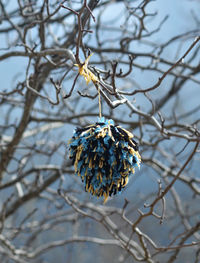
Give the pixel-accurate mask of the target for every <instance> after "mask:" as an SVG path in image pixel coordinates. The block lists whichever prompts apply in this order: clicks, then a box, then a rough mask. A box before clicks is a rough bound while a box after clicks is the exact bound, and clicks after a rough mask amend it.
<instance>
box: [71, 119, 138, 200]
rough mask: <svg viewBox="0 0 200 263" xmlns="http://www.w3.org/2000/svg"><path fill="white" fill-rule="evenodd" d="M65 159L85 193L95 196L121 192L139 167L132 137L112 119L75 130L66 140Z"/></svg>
mask: <svg viewBox="0 0 200 263" xmlns="http://www.w3.org/2000/svg"><path fill="white" fill-rule="evenodd" d="M69 150H70V152H69V157H70V158H71V159H72V163H73V164H74V167H75V173H76V174H77V175H78V176H80V177H81V179H82V182H83V183H84V185H85V190H86V191H87V192H90V193H91V194H92V195H95V196H97V197H101V196H103V197H104V202H106V200H107V198H108V196H112V195H115V194H117V193H118V192H121V190H122V189H123V188H124V187H125V186H126V185H127V183H128V180H129V177H130V176H131V175H133V174H134V173H135V168H137V167H138V168H139V167H140V162H141V157H140V154H139V152H138V146H137V143H136V142H135V141H134V140H133V135H132V134H131V133H130V132H129V131H127V130H125V129H124V128H122V127H120V126H118V125H114V122H113V120H105V119H104V118H99V120H98V122H97V123H96V124H93V125H90V126H87V127H84V128H76V130H75V132H74V135H73V137H72V139H71V140H70V141H69Z"/></svg>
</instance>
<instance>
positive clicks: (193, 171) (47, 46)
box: [0, 0, 200, 263]
mask: <svg viewBox="0 0 200 263" xmlns="http://www.w3.org/2000/svg"><path fill="white" fill-rule="evenodd" d="M11 2H12V1H0V10H1V13H0V21H1V24H0V34H1V38H2V41H1V47H0V63H1V64H2V68H3V70H2V69H1V72H3V71H4V67H5V69H6V66H7V65H8V66H7V67H10V72H6V71H5V79H6V80H5V83H6V84H4V85H5V87H3V86H2V87H1V88H0V112H1V122H0V130H1V133H0V180H1V184H0V194H1V211H0V230H1V233H0V244H1V245H0V261H1V262H11V261H12V262H20V263H21V262H54V261H55V260H58V256H59V262H66V260H67V262H75V261H76V262H78V260H79V261H81V262H85V261H84V260H85V259H84V258H86V255H87V254H90V255H91V256H93V255H95V254H97V253H99V254H98V255H100V258H101V261H99V262H103V261H108V260H110V257H111V258H112V260H113V258H114V260H115V262H133V260H134V262H151V263H153V262H169V263H172V262H184V259H185V258H186V257H187V255H188V250H187V249H188V248H189V249H190V251H191V253H189V257H190V262H194V263H197V262H199V260H200V249H199V244H200V235H199V229H200V221H199V214H200V210H199V206H198V203H199V197H200V178H199V175H198V171H199V142H200V126H199V123H200V118H199V116H200V114H199V112H200V106H199V102H197V101H196V100H195V99H196V98H198V96H199V85H200V80H199V74H200V66H199V60H198V57H199V53H200V51H199V47H200V45H199V43H200V32H199V21H198V18H197V17H196V15H195V12H193V13H191V14H190V15H191V16H192V18H193V20H194V26H193V28H192V29H191V30H190V31H185V32H183V33H181V34H178V33H177V35H176V36H172V37H171V36H169V38H168V40H167V41H164V42H161V43H158V42H155V41H154V40H153V37H154V36H156V34H160V36H162V34H163V33H162V28H163V26H165V24H166V23H168V22H169V20H170V16H168V15H170V14H166V16H165V17H163V19H161V21H160V23H159V24H156V26H155V25H154V26H152V24H151V23H152V21H154V19H156V17H157V15H158V14H159V11H158V13H157V12H155V13H152V12H150V11H149V10H150V6H151V5H152V4H155V6H156V4H157V2H158V1H151V0H143V1H142V0H137V1H128V0H125V1H107V0H104V1H99V0H90V1H87V0H83V1H73V0H71V1H57V0H54V1H49V0H43V1H22V0H18V1H16V3H15V4H13V3H11ZM197 4H198V3H197ZM119 7H120V8H119ZM112 8H113V9H114V10H120V12H119V13H118V15H117V16H115V14H114V13H112V12H111V11H112ZM107 10H109V14H110V16H111V17H110V18H108V17H107V16H106V12H107ZM111 13H112V14H111ZM196 25H197V26H196ZM160 32H161V33H160ZM136 46H137V47H138V48H136ZM143 46H144V48H143ZM172 50H173V51H174V50H176V54H175V55H174V56H172V55H169V56H168V57H167V56H166V53H167V52H168V53H169V54H170V53H173V52H172ZM91 53H93V56H91V58H90V61H89V60H88V57H89V56H90V55H91ZM16 61H17V65H19V66H17V67H15V63H16ZM22 61H23V62H22ZM13 67H14V68H15V69H12V68H13ZM18 73H20V75H19V74H18ZM87 74H89V75H88V76H87ZM3 75H4V72H3V74H2V80H3V79H4V76H3ZM80 75H83V76H84V77H85V78H86V80H87V82H88V85H87V84H86V83H85V81H84V79H83V78H82V77H81V76H80ZM79 76H80V77H79ZM87 77H88V78H89V79H88V78H87ZM188 90H189V93H188ZM98 93H100V95H101V103H102V114H103V115H104V117H106V118H111V119H113V120H114V121H115V123H117V124H119V125H122V126H125V127H126V129H128V130H130V131H132V130H133V129H134V134H136V140H137V141H138V142H139V144H140V152H141V155H142V169H141V173H140V175H139V176H138V177H135V178H136V179H135V180H134V179H133V181H132V182H133V184H131V182H130V187H129V189H128V191H127V192H125V191H124V192H123V193H122V195H120V196H119V197H118V198H116V199H112V200H110V201H108V203H107V204H106V205H101V200H98V201H97V200H96V199H95V198H93V199H89V196H88V195H87V194H84V193H83V187H82V186H81V184H80V181H79V180H78V179H79V178H78V179H77V178H76V177H74V176H73V173H74V170H73V168H72V166H71V162H70V161H69V160H68V157H67V155H66V152H67V150H66V149H67V147H66V142H67V139H69V138H70V137H71V135H72V132H73V128H74V127H75V126H84V125H87V124H90V123H91V122H92V121H93V120H96V117H97V116H99V110H98V109H99V100H98V99H97V96H98ZM188 94H189V95H188ZM137 180H139V182H140V184H139V186H137ZM146 181H147V184H148V187H145V183H146ZM134 183H135V184H134ZM143 185H144V187H143ZM155 185H156V187H158V190H157V188H156V190H155ZM136 186H137V187H138V188H137V189H139V190H138V192H137V193H136V192H135V190H136ZM57 189H59V190H58V191H57ZM132 189H133V190H132ZM153 189H154V190H153ZM184 191H185V193H184ZM126 193H127V194H128V195H127V196H126ZM80 200H81V201H80ZM160 224H161V225H160ZM66 229H71V230H70V231H68V230H66ZM162 231H163V233H164V234H163V235H161V233H160V232H162ZM63 234H64V236H63ZM44 240H48V242H47V243H45V244H44V242H43V241H44ZM86 242H87V243H88V244H91V245H90V249H89V250H86V249H85V247H84V245H82V243H83V244H84V243H86ZM162 244H164V245H162ZM99 245H101V246H102V249H101V246H99ZM63 246H64V247H65V248H66V252H63V254H62V255H61V254H60V253H59V251H60V250H59V248H60V247H63ZM72 246H73V249H74V250H73V251H74V253H72V252H71V251H72ZM97 248H98V251H97ZM80 250H81V253H78V252H77V251H80ZM79 254H80V257H79ZM54 255H55V258H56V259H55V258H54ZM115 257H116V258H115ZM161 259H162V260H161ZM176 260H179V261H176ZM97 261H98V259H97ZM113 262H114V261H113Z"/></svg>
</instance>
